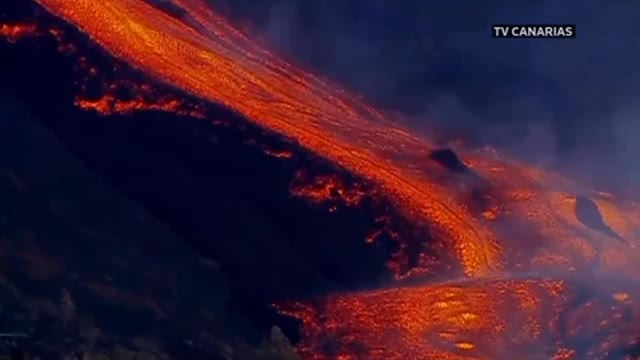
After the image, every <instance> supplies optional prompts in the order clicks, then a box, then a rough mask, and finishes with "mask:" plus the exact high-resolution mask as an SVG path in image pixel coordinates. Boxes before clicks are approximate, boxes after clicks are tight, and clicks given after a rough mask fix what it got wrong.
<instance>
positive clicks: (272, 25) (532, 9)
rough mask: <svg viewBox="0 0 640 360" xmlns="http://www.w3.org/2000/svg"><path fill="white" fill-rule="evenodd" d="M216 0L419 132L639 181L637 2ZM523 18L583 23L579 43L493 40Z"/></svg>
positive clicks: (591, 175) (582, 171)
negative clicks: (502, 26)
mask: <svg viewBox="0 0 640 360" xmlns="http://www.w3.org/2000/svg"><path fill="white" fill-rule="evenodd" d="M210 1H211V2H212V3H213V4H216V5H218V4H220V3H221V2H224V3H225V5H227V8H226V10H229V12H231V13H234V14H236V15H237V17H239V18H245V20H246V18H247V17H248V18H250V21H247V22H250V23H251V24H258V25H257V29H256V30H257V32H258V33H262V34H263V35H264V36H265V37H266V38H267V39H268V41H269V42H270V43H273V44H275V45H276V46H278V47H279V48H280V50H282V51H283V52H285V53H288V54H289V55H290V57H292V58H295V59H299V60H301V61H302V62H306V63H308V64H311V66H313V67H314V68H316V69H318V70H319V72H321V73H323V74H327V75H329V76H331V77H333V78H335V79H336V80H338V81H339V82H343V83H348V84H349V85H350V86H351V87H353V88H354V89H355V90H357V91H358V92H360V93H364V94H366V95H367V96H368V97H369V98H371V99H372V100H374V103H377V104H386V105H387V106H389V107H393V108H399V109H401V110H402V111H403V112H404V113H409V114H412V115H413V118H414V120H413V123H414V125H415V126H424V127H425V129H429V128H433V127H436V128H443V127H444V128H447V129H448V130H452V131H454V132H461V133H464V134H466V135H467V136H473V137H475V138H476V140H481V141H483V142H488V143H491V144H495V145H499V146H501V147H503V148H507V149H509V150H511V151H512V152H514V153H516V154H518V155H520V156H524V157H526V158H527V160H529V161H536V162H543V163H545V164H547V165H551V166H559V167H561V168H562V169H563V170H565V171H566V170H571V171H578V172H579V174H580V176H582V177H584V178H586V179H587V180H589V181H592V180H593V181H597V182H605V183H606V184H607V185H612V184H611V180H612V179H611V176H610V175H609V174H610V173H611V172H615V173H616V174H618V175H617V176H616V179H615V181H614V184H616V185H618V184H620V183H622V184H624V185H627V184H629V183H634V182H637V181H638V180H640V171H639V170H638V169H637V166H636V165H635V163H636V162H637V161H636V155H635V154H637V153H638V151H639V150H640V149H639V148H638V146H639V145H638V143H637V141H636V135H635V134H638V132H639V130H640V129H639V125H638V124H639V123H638V120H636V119H635V117H636V114H637V111H636V110H637V109H636V107H637V106H636V105H634V103H635V102H636V101H637V94H638V93H639V92H638V90H640V89H639V85H638V79H639V78H640V43H639V42H640V40H639V39H638V30H637V28H636V27H635V26H634V23H635V16H636V14H637V13H638V10H640V4H639V3H637V2H633V1H619V2H606V4H605V3H604V2H597V1H578V0H570V1H562V2H540V1H530V2H509V1H491V2H489V3H487V2H482V3H477V4H476V3H474V2H469V1H446V2H442V1H438V2H424V1H422V2H402V3H398V2H394V1H385V0H371V1H362V0H347V1H322V0H272V1H265V2H259V1H255V0H239V1H234V2H233V3H232V2H228V1H224V0H216V1H214V0H210ZM227 3H228V4H227ZM520 22H525V23H526V22H529V23H575V24H577V28H578V30H577V34H578V35H577V38H576V39H570V40H568V39H546V40H544V39H530V40H502V39H501V40H495V39H492V38H491V37H490V26H491V24H493V23H520ZM254 29H255V28H254ZM596 172H599V173H601V174H602V173H605V174H607V176H606V179H602V178H594V174H595V173H596Z"/></svg>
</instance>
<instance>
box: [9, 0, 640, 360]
mask: <svg viewBox="0 0 640 360" xmlns="http://www.w3.org/2000/svg"><path fill="white" fill-rule="evenodd" d="M36 1H37V2H38V3H40V4H41V5H42V6H43V7H45V8H46V9H48V10H49V11H50V12H51V13H52V14H54V15H57V16H59V17H61V18H63V19H64V20H66V21H68V22H69V23H71V24H73V25H74V26H76V27H77V28H78V29H80V30H81V31H82V32H83V33H85V34H86V35H88V36H89V37H90V38H91V39H92V40H93V41H95V42H96V43H98V44H99V45H101V46H102V47H103V48H104V49H105V50H107V51H108V52H109V53H111V54H112V55H113V56H115V57H116V58H118V59H120V60H122V61H124V62H126V63H128V64H130V65H132V66H134V67H136V68H137V69H139V70H140V71H142V72H144V73H146V74H148V75H150V76H152V77H154V78H155V79H158V80H161V81H163V82H165V83H166V84H168V85H171V86H173V87H176V88H178V89H181V90H183V91H186V92H188V93H190V94H192V95H194V96H196V97H198V98H200V99H203V100H206V101H212V102H216V103H220V104H223V105H226V106H228V107H230V108H232V109H235V110H236V111H238V112H239V113H241V114H243V115H245V116H246V117H247V118H248V119H251V120H252V121H254V122H255V123H256V124H258V125H260V126H262V127H264V128H266V129H268V130H271V131H274V132H277V133H280V134H282V135H283V136H285V137H287V138H289V139H291V140H294V141H296V142H297V143H298V144H300V145H302V146H303V147H305V148H307V149H308V150H310V151H312V152H314V153H316V154H318V155H320V156H322V157H324V158H326V159H328V160H330V161H332V162H334V163H335V164H337V165H339V166H341V167H343V168H344V169H346V170H348V171H350V172H352V173H354V174H356V175H358V176H359V177H360V178H362V179H363V180H364V181H366V182H367V183H370V184H373V186H374V187H375V194H374V195H375V196H384V197H385V198H387V199H389V200H390V201H391V202H392V204H393V205H394V207H395V209H396V210H397V211H398V212H399V213H400V214H401V215H402V216H403V217H405V218H406V219H408V220H409V221H411V222H412V223H414V224H417V225H419V226H423V227H424V228H428V229H429V232H430V234H431V239H429V241H430V242H431V243H430V246H429V247H424V249H425V250H424V253H423V254H419V255H420V256H418V257H417V258H418V259H419V260H418V261H417V263H416V264H413V265H412V266H411V268H410V269H409V268H407V266H405V265H406V264H407V263H408V262H407V261H406V258H407V256H408V254H407V253H406V251H409V250H408V247H406V246H405V247H403V246H402V244H400V245H401V246H400V251H399V252H398V253H396V254H395V255H394V259H392V261H391V262H390V264H389V265H390V268H391V269H393V270H395V271H396V276H397V277H398V278H406V277H414V280H415V278H416V277H419V276H421V279H422V283H423V285H421V286H415V285H414V287H397V288H393V289H387V290H372V291H370V292H364V293H357V294H338V295H332V296H329V297H328V299H325V301H324V302H325V304H323V305H309V304H307V305H303V304H289V305H287V306H285V305H281V306H280V308H281V311H283V312H285V313H288V314H290V315H292V316H295V317H298V318H300V319H302V320H303V322H304V333H305V335H306V337H305V340H304V341H303V344H302V345H301V348H300V350H301V353H302V354H303V355H304V356H305V357H306V358H310V359H334V358H337V359H367V360H369V359H370V360H377V359H380V360H387V359H416V360H419V359H498V358H509V359H539V358H555V359H576V360H577V359H584V358H589V359H591V358H594V359H595V358H603V359H604V358H606V356H609V355H610V353H611V352H612V351H613V350H612V349H614V348H620V347H622V348H624V347H633V346H635V342H636V341H637V337H638V334H640V329H638V327H637V325H635V324H638V323H640V320H639V318H638V316H637V315H638V312H637V311H636V310H635V308H634V306H635V304H636V302H637V300H635V299H636V298H637V296H636V295H635V294H634V291H632V290H633V289H634V288H637V284H638V277H639V275H638V274H640V253H639V247H638V240H639V239H638V238H639V236H638V235H639V234H640V204H638V203H635V202H633V201H630V200H628V199H623V198H619V197H616V196H615V195H610V194H604V193H602V192H598V191H595V190H592V189H589V188H585V187H583V186H581V185H580V184H577V183H575V182H573V181H570V180H569V179H566V178H564V177H562V176H559V175H556V174H552V173H549V172H547V171H544V170H542V169H538V168H535V167H532V166H527V165H524V164H521V163H519V162H517V161H514V160H512V159H507V158H505V157H503V156H502V155H500V154H499V153H497V152H496V151H493V150H491V149H485V150H474V151H470V150H469V151H463V152H460V153H459V154H458V155H459V156H460V158H461V160H462V163H463V165H460V166H459V168H457V170H456V169H453V170H452V169H450V168H447V166H446V165H443V164H442V163H438V162H437V161H433V159H432V158H431V155H432V154H433V151H434V150H436V149H435V147H434V145H433V143H432V142H431V141H429V140H428V139H427V138H424V137H421V136H418V135H413V134H412V133H410V132H409V131H407V130H406V129H403V128H402V127H401V126H399V125H397V124H395V123H394V122H392V121H391V120H390V119H389V118H388V117H387V116H385V114H382V113H380V112H378V111H376V110H374V109H373V108H372V107H371V106H369V105H367V104H366V103H364V102H362V101H360V100H358V99H357V98H356V97H355V96H353V95H350V94H348V93H346V92H345V91H344V90H341V89H340V88H339V87H337V86H336V85H334V84H330V83H328V82H326V81H323V80H321V79H319V78H317V77H315V76H313V75H310V74H308V73H306V72H303V71H301V70H299V69H297V68H296V67H294V66H293V65H291V64H289V63H287V62H285V61H283V60H281V59H279V58H278V57H277V56H275V55H274V54H272V53H270V52H268V51H266V50H265V49H263V48H261V47H260V46H258V45H257V44H256V43H254V42H252V41H251V40H250V39H249V38H248V37H247V36H245V35H244V34H243V33H241V32H240V31H238V30H236V29H234V28H233V27H232V26H231V25H230V24H228V23H227V22H226V21H225V19H223V18H222V17H220V16H219V15H218V14H216V13H215V12H214V11H213V10H212V9H211V8H210V7H209V6H208V5H207V4H206V2H205V1H204V0H171V1H170V2H171V3H172V4H173V5H174V6H175V7H176V8H179V9H180V11H181V13H182V14H181V16H180V17H176V16H172V15H171V14H168V13H167V12H165V11H162V10H160V9H158V8H156V7H154V6H153V5H151V4H150V3H149V2H148V1H144V0H101V1H94V0H74V1H70V0H36ZM5 31H6V30H5ZM134 100H135V99H134ZM137 100H140V99H137ZM118 101H119V100H118V99H117V97H115V95H107V96H106V97H105V98H103V99H99V100H97V101H93V102H90V101H86V100H79V101H78V105H80V106H82V107H84V108H92V109H96V110H98V111H101V112H103V113H109V112H113V111H116V112H121V111H129V110H131V109H132V108H135V106H136V105H135V104H136V103H133V104H128V103H122V102H118ZM138 103H139V102H138ZM158 106H160V107H161V109H163V110H168V111H177V110H178V107H177V106H178V105H177V103H173V102H165V103H162V102H161V103H160V105H158ZM462 167H464V170H460V168H462ZM297 189H298V190H299V192H300V194H301V195H305V196H307V197H311V198H312V199H313V200H322V199H324V200H326V199H327V198H329V199H333V198H335V197H341V198H342V199H343V200H346V201H347V202H349V201H352V202H353V204H357V203H358V202H359V201H360V199H361V197H362V196H363V195H365V194H363V193H359V192H356V193H344V191H343V190H341V189H342V187H341V186H340V185H339V184H337V183H336V182H335V179H331V178H322V179H318V181H317V182H316V183H312V184H311V185H310V186H308V187H300V188H297ZM293 191H294V193H295V191H296V188H294V189H293ZM341 191H343V192H342V193H341ZM345 195H346V196H345ZM366 195H372V194H366ZM373 238H375V236H374V237H372V239H373ZM394 238H397V236H394ZM396 240H397V239H396ZM398 241H401V240H398ZM425 242H426V239H425ZM429 252H437V253H438V254H434V253H429ZM442 254H450V255H451V258H452V259H454V261H452V263H451V264H449V263H447V264H445V265H446V266H444V267H443V266H441V265H442V264H437V262H436V261H434V259H435V258H438V257H434V256H433V255H442ZM443 269H445V270H446V271H444V270H443ZM436 270H437V271H438V273H436ZM443 271H444V272H443ZM443 279H445V280H447V281H446V282H444V283H442V280H443ZM576 279H586V280H585V281H586V282H587V284H583V285H576V284H575V281H577V280H576ZM611 279H615V282H616V284H617V285H616V286H613V287H614V288H615V289H614V288H610V287H611V286H609V285H610V284H609V283H611V281H610V280H611ZM436 280H437V282H435V281H436ZM601 282H602V283H604V284H605V285H606V286H604V285H603V286H601V285H600V283H601ZM618 283H619V284H618ZM620 284H622V285H620ZM585 289H586V290H585ZM595 289H597V290H599V291H595ZM589 291H591V292H597V293H598V295H597V296H596V295H593V294H591V295H588V296H587V295H584V294H585V293H589ZM603 294H604V295H603ZM603 296H604V298H606V299H607V300H602V299H604V298H603ZM620 299H622V300H620ZM634 301H636V302H634ZM621 308H624V309H622V310H621ZM585 309H586V310H585ZM576 314H578V315H576ZM580 314H582V315H580ZM585 314H586V315H585ZM629 316H630V317H631V319H632V321H630V322H629V321H626V320H628V319H629ZM594 319H595V320H594ZM596 320H597V321H596ZM633 320H635V321H633ZM594 321H595V322H594ZM576 329H581V330H580V331H583V332H584V333H585V334H591V333H593V334H592V335H593V336H594V338H595V339H596V341H597V342H598V343H597V344H596V343H594V344H589V346H586V345H583V344H582V343H581V340H580V339H581V338H580V336H581V335H580V334H579V333H576ZM602 329H607V331H610V332H607V331H604V330H602ZM585 336H587V335H585ZM634 336H635V337H634Z"/></svg>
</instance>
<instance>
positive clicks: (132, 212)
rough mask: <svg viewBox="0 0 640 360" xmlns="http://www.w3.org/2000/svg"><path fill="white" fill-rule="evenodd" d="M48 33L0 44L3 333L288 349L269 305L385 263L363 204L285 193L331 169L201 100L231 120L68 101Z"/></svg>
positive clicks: (47, 348)
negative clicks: (307, 175) (333, 206)
mask: <svg viewBox="0 0 640 360" xmlns="http://www.w3.org/2000/svg"><path fill="white" fill-rule="evenodd" d="M16 3H20V2H16ZM22 3H23V4H24V3H25V2H22ZM10 10H11V11H10V12H7V13H9V14H13V15H14V16H15V14H18V16H17V17H18V18H19V15H20V14H22V13H25V11H26V10H28V9H27V7H25V6H22V5H20V6H18V7H16V8H12V9H10ZM5 15H6V13H5ZM80 39H81V38H80ZM81 40H82V39H81ZM56 46H57V44H56V42H55V41H54V40H53V39H49V38H43V39H36V40H26V41H23V42H19V43H17V44H9V43H6V42H0V59H1V60H0V65H1V66H0V257H1V258H2V259H1V261H0V264H1V265H0V333H12V334H24V335H27V337H25V338H22V337H21V338H18V342H19V343H20V344H21V346H22V347H23V348H24V349H26V350H27V351H28V352H29V353H31V354H32V355H40V356H43V357H44V358H47V359H55V358H60V357H62V356H63V355H69V354H74V353H82V352H88V353H93V354H94V355H95V354H103V356H107V355H109V356H113V357H115V358H120V357H118V356H121V357H122V358H130V357H127V356H133V355H131V354H132V353H134V352H135V353H138V354H143V353H144V354H146V356H148V358H160V359H164V358H170V357H174V358H181V359H188V360H190V359H216V358H220V359H222V358H229V357H230V358H232V359H263V358H264V359H292V358H295V356H294V354H293V350H292V349H291V345H290V342H289V340H288V339H287V337H288V338H290V339H291V340H292V341H294V342H295V341H297V340H298V339H297V336H298V335H297V324H296V323H294V322H292V321H291V320H289V319H285V318H282V317H280V316H278V315H277V314H276V313H275V312H274V311H273V310H272V308H271V306H270V304H271V303H273V302H274V301H278V300H282V299H292V298H300V297H307V296H311V295H314V294H318V293H324V292H326V291H332V290H338V289H353V288H356V287H366V286H373V285H376V284H378V283H379V282H380V281H383V280H384V279H385V278H386V277H387V276H388V275H387V272H386V270H385V269H384V261H385V259H386V257H387V256H388V252H389V250H390V249H389V248H388V246H386V247H385V246H384V241H383V242H381V244H382V245H379V246H368V245H365V244H364V242H363V239H364V237H365V236H366V234H367V233H368V232H369V231H370V230H371V225H372V223H373V216H372V214H370V213H368V212H367V211H361V210H354V209H341V210H340V211H338V212H337V213H334V214H330V213H329V212H328V211H327V207H325V206H310V205H308V204H307V203H306V202H305V201H303V200H301V199H296V198H292V197H291V196H290V193H289V184H290V182H291V180H292V179H293V177H294V174H295V171H296V170H299V169H306V170H310V171H312V172H313V173H332V174H333V173H339V171H338V170H337V169H333V168H332V167H331V166H328V165H327V164H325V163H323V162H322V161H320V160H319V159H315V158H314V157H313V156H311V155H310V154H307V153H305V152H303V151H301V150H300V149H297V148H295V147H294V146H292V145H291V144H288V143H286V142H283V141H282V140H281V139H279V138H278V137H275V136H272V135H270V134H265V133H263V132H262V131H260V130H259V129H257V128H254V127H252V126H251V125H250V124H249V123H248V122H246V121H245V120H244V119H241V118H238V117H237V116H235V115H234V114H232V113H230V112H229V111H226V110H224V109H220V108H216V107H214V106H213V105H212V106H211V108H210V109H209V111H210V113H211V114H213V115H212V117H214V118H216V119H218V120H223V121H224V122H226V123H230V124H233V125H232V126H216V125H213V124H211V123H210V122H209V121H206V120H195V119H188V118H182V117H178V116H175V115H172V114H166V113H156V112H146V113H137V114H133V115H128V116H112V117H101V116H99V115H97V114H95V113H93V112H85V111H81V110H79V109H77V108H76V107H75V106H74V105H73V98H74V96H75V94H76V89H75V88H74V86H73V80H74V79H75V78H76V76H77V74H75V73H74V71H73V57H65V56H61V55H60V54H58V52H57V50H56ZM87 51H89V52H93V55H94V56H96V55H97V56H96V57H95V58H96V59H103V60H102V61H105V60H104V59H105V58H104V57H102V55H101V54H100V53H99V52H98V51H97V50H95V49H93V50H87ZM108 64H109V61H108V60H107V61H105V63H104V64H103V65H108ZM248 140H250V141H251V144H247V141H248ZM255 144H258V146H256V145H255ZM264 146H267V147H269V148H275V149H286V150H291V151H293V153H294V154H295V156H294V157H293V158H292V159H284V160H283V159H277V158H273V157H270V156H267V155H265V153H264V151H263V150H262V147H264ZM339 174H340V173H339ZM340 175H341V176H346V175H345V174H340ZM274 326H278V327H274ZM280 329H282V331H281V330H280ZM283 332H284V334H283ZM127 354H129V355H127ZM151 354H154V355H153V356H155V357H152V355H151ZM116 355H117V356H116ZM96 356H97V355H96ZM96 358H99V357H96ZM141 358H144V357H141Z"/></svg>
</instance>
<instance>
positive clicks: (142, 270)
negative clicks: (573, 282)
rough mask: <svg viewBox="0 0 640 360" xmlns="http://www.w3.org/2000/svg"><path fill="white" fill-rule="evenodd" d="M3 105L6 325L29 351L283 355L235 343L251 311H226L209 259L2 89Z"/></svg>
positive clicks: (0, 231) (1, 231) (1, 225)
mask: <svg viewBox="0 0 640 360" xmlns="http://www.w3.org/2000/svg"><path fill="white" fill-rule="evenodd" d="M0 114H1V115H0V198H1V199H2V201H0V257H1V259H0V260H1V261H2V272H1V273H0V324H1V326H2V328H0V332H3V333H10V332H16V333H26V334H28V335H29V338H28V339H25V340H24V341H22V342H23V344H22V345H23V346H24V349H26V350H27V353H29V354H32V355H39V356H41V357H42V356H44V358H57V357H58V356H62V355H65V354H71V353H86V354H92V356H95V357H91V358H101V357H99V356H108V357H109V358H111V356H116V353H119V354H124V353H127V354H137V356H138V357H137V358H140V359H144V358H147V357H145V355H144V354H147V355H148V356H149V358H152V357H151V354H154V355H153V356H155V357H153V358H155V359H170V358H172V356H171V354H180V355H183V356H187V358H205V357H206V358H210V359H218V358H222V356H223V354H224V353H225V349H242V352H243V353H245V354H246V359H278V358H277V357H274V356H269V357H261V356H262V355H260V354H258V353H257V352H256V351H257V350H255V349H254V348H253V347H252V346H250V345H249V344H246V343H243V342H242V341H241V340H239V339H241V338H242V331H243V330H242V329H243V326H245V325H238V324H246V320H244V319H241V318H239V317H238V315H237V314H234V315H232V314H231V312H230V311H229V309H228V307H227V305H226V303H227V302H228V298H229V290H228V285H227V281H226V279H225V276H224V274H223V273H222V272H221V271H220V269H219V268H218V265H217V264H216V263H215V262H214V261H212V260H210V259H206V258H203V257H202V256H200V255H199V254H197V253H196V252H194V251H193V250H192V249H191V248H190V247H189V246H188V245H186V244H185V243H184V241H183V240H181V239H180V238H179V237H177V236H176V235H175V234H174V233H173V232H172V231H171V230H170V229H169V228H168V227H167V226H166V225H164V224H162V223H160V222H158V221H157V220H156V219H155V218H154V217H153V216H152V215H151V214H149V213H148V212H147V211H146V210H145V209H144V208H142V207H141V206H139V205H137V204H135V203H133V202H131V201H130V200H127V199H126V198H124V197H122V196H121V195H120V194H118V193H117V192H115V191H114V190H113V189H111V188H110V187H109V186H108V185H107V184H106V183H105V182H104V181H103V180H101V179H100V178H99V177H98V176H97V175H96V174H94V173H93V172H91V171H90V170H88V169H87V168H86V167H85V166H84V165H83V164H82V163H80V162H79V161H78V160H76V159H74V158H73V156H71V155H70V154H69V152H68V151H67V150H66V149H65V148H64V146H63V145H62V144H61V143H60V142H59V141H58V140H57V139H56V138H55V136H54V135H52V134H51V133H50V132H49V131H47V130H46V129H44V128H43V127H41V126H40V125H38V124H37V123H35V122H34V121H33V120H32V118H31V116H30V115H29V114H28V113H27V112H26V111H25V110H24V109H23V108H21V107H20V105H18V103H17V101H16V100H15V99H13V98H11V97H8V96H5V95H4V94H2V95H0ZM212 339H215V341H212ZM269 346H270V345H268V346H267V347H269ZM273 346H274V349H280V348H281V346H280V345H273ZM252 349H253V350H252ZM261 351H262V350H261ZM274 351H275V350H274ZM263 352H264V351H263ZM99 354H102V355H99ZM0 355H1V354H0ZM290 355H292V354H290ZM292 356H293V355H292ZM280 359H292V357H291V356H290V357H280Z"/></svg>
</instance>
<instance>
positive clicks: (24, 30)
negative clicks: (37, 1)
mask: <svg viewBox="0 0 640 360" xmlns="http://www.w3.org/2000/svg"><path fill="white" fill-rule="evenodd" d="M37 30H38V28H37V26H36V25H34V24H14V25H9V24H2V25H0V37H4V38H5V39H7V41H9V42H16V41H18V40H20V39H22V38H25V37H27V36H35V35H37Z"/></svg>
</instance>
